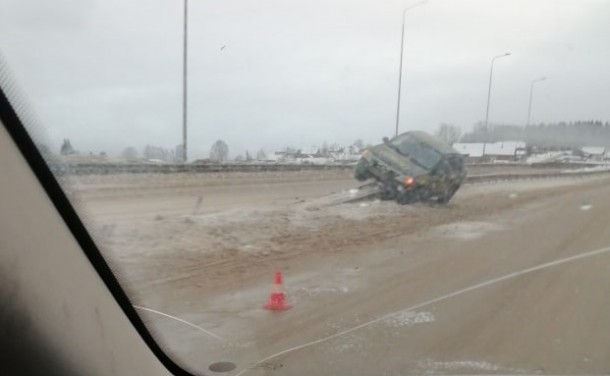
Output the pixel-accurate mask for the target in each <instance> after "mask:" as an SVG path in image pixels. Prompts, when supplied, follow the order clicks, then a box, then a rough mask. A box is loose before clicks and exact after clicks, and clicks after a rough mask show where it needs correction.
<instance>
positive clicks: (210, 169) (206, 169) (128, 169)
mask: <svg viewBox="0 0 610 376" xmlns="http://www.w3.org/2000/svg"><path fill="white" fill-rule="evenodd" d="M353 168H354V165H349V164H345V165H342V164H337V165H314V164H192V165H189V164H187V165H183V164H177V165H174V164H167V165H147V164H119V163H116V164H102V163H87V164H84V163H80V164H53V165H51V169H52V170H53V171H54V172H55V173H56V174H59V175H109V174H171V173H223V172H226V173H229V172H269V171H333V170H334V171H336V170H352V169H353Z"/></svg>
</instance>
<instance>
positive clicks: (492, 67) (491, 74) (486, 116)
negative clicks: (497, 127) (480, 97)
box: [482, 52, 510, 158]
mask: <svg viewBox="0 0 610 376" xmlns="http://www.w3.org/2000/svg"><path fill="white" fill-rule="evenodd" d="M506 56H510V52H507V53H505V54H502V55H497V56H494V57H493V58H492V59H491V69H490V70H489V88H488V89H487V110H486V111H485V138H484V139H483V155H482V157H483V158H484V157H485V144H486V143H487V138H488V133H489V129H488V126H489V100H490V99H491V80H492V78H493V74H494V62H495V61H496V59H499V58H502V57H506Z"/></svg>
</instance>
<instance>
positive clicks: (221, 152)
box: [210, 140, 229, 162]
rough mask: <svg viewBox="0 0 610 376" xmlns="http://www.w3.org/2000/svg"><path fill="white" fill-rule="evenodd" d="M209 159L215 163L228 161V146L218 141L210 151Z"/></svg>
mask: <svg viewBox="0 0 610 376" xmlns="http://www.w3.org/2000/svg"><path fill="white" fill-rule="evenodd" d="M210 159H211V160H213V161H215V162H224V161H226V160H227V159H229V146H228V145H227V143H226V142H224V141H223V140H218V141H216V142H215V143H214V145H212V148H211V149H210Z"/></svg>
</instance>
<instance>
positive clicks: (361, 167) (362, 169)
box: [354, 162, 371, 181]
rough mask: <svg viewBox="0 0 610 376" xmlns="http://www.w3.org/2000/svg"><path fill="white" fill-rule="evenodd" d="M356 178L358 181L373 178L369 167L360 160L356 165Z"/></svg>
mask: <svg viewBox="0 0 610 376" xmlns="http://www.w3.org/2000/svg"><path fill="white" fill-rule="evenodd" d="M354 178H356V180H358V181H365V180H368V179H370V178H371V173H370V172H369V169H368V168H367V166H366V165H365V164H364V163H362V162H359V163H358V164H357V165H356V171H354Z"/></svg>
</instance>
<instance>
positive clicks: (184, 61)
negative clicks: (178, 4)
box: [182, 0, 188, 163]
mask: <svg viewBox="0 0 610 376" xmlns="http://www.w3.org/2000/svg"><path fill="white" fill-rule="evenodd" d="M187 42H188V0H184V38H183V43H184V44H183V46H182V47H183V55H182V162H183V163H186V162H187V156H188V154H187V151H186V135H187V133H186V125H187V99H188V94H187V45H188V43H187Z"/></svg>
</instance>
